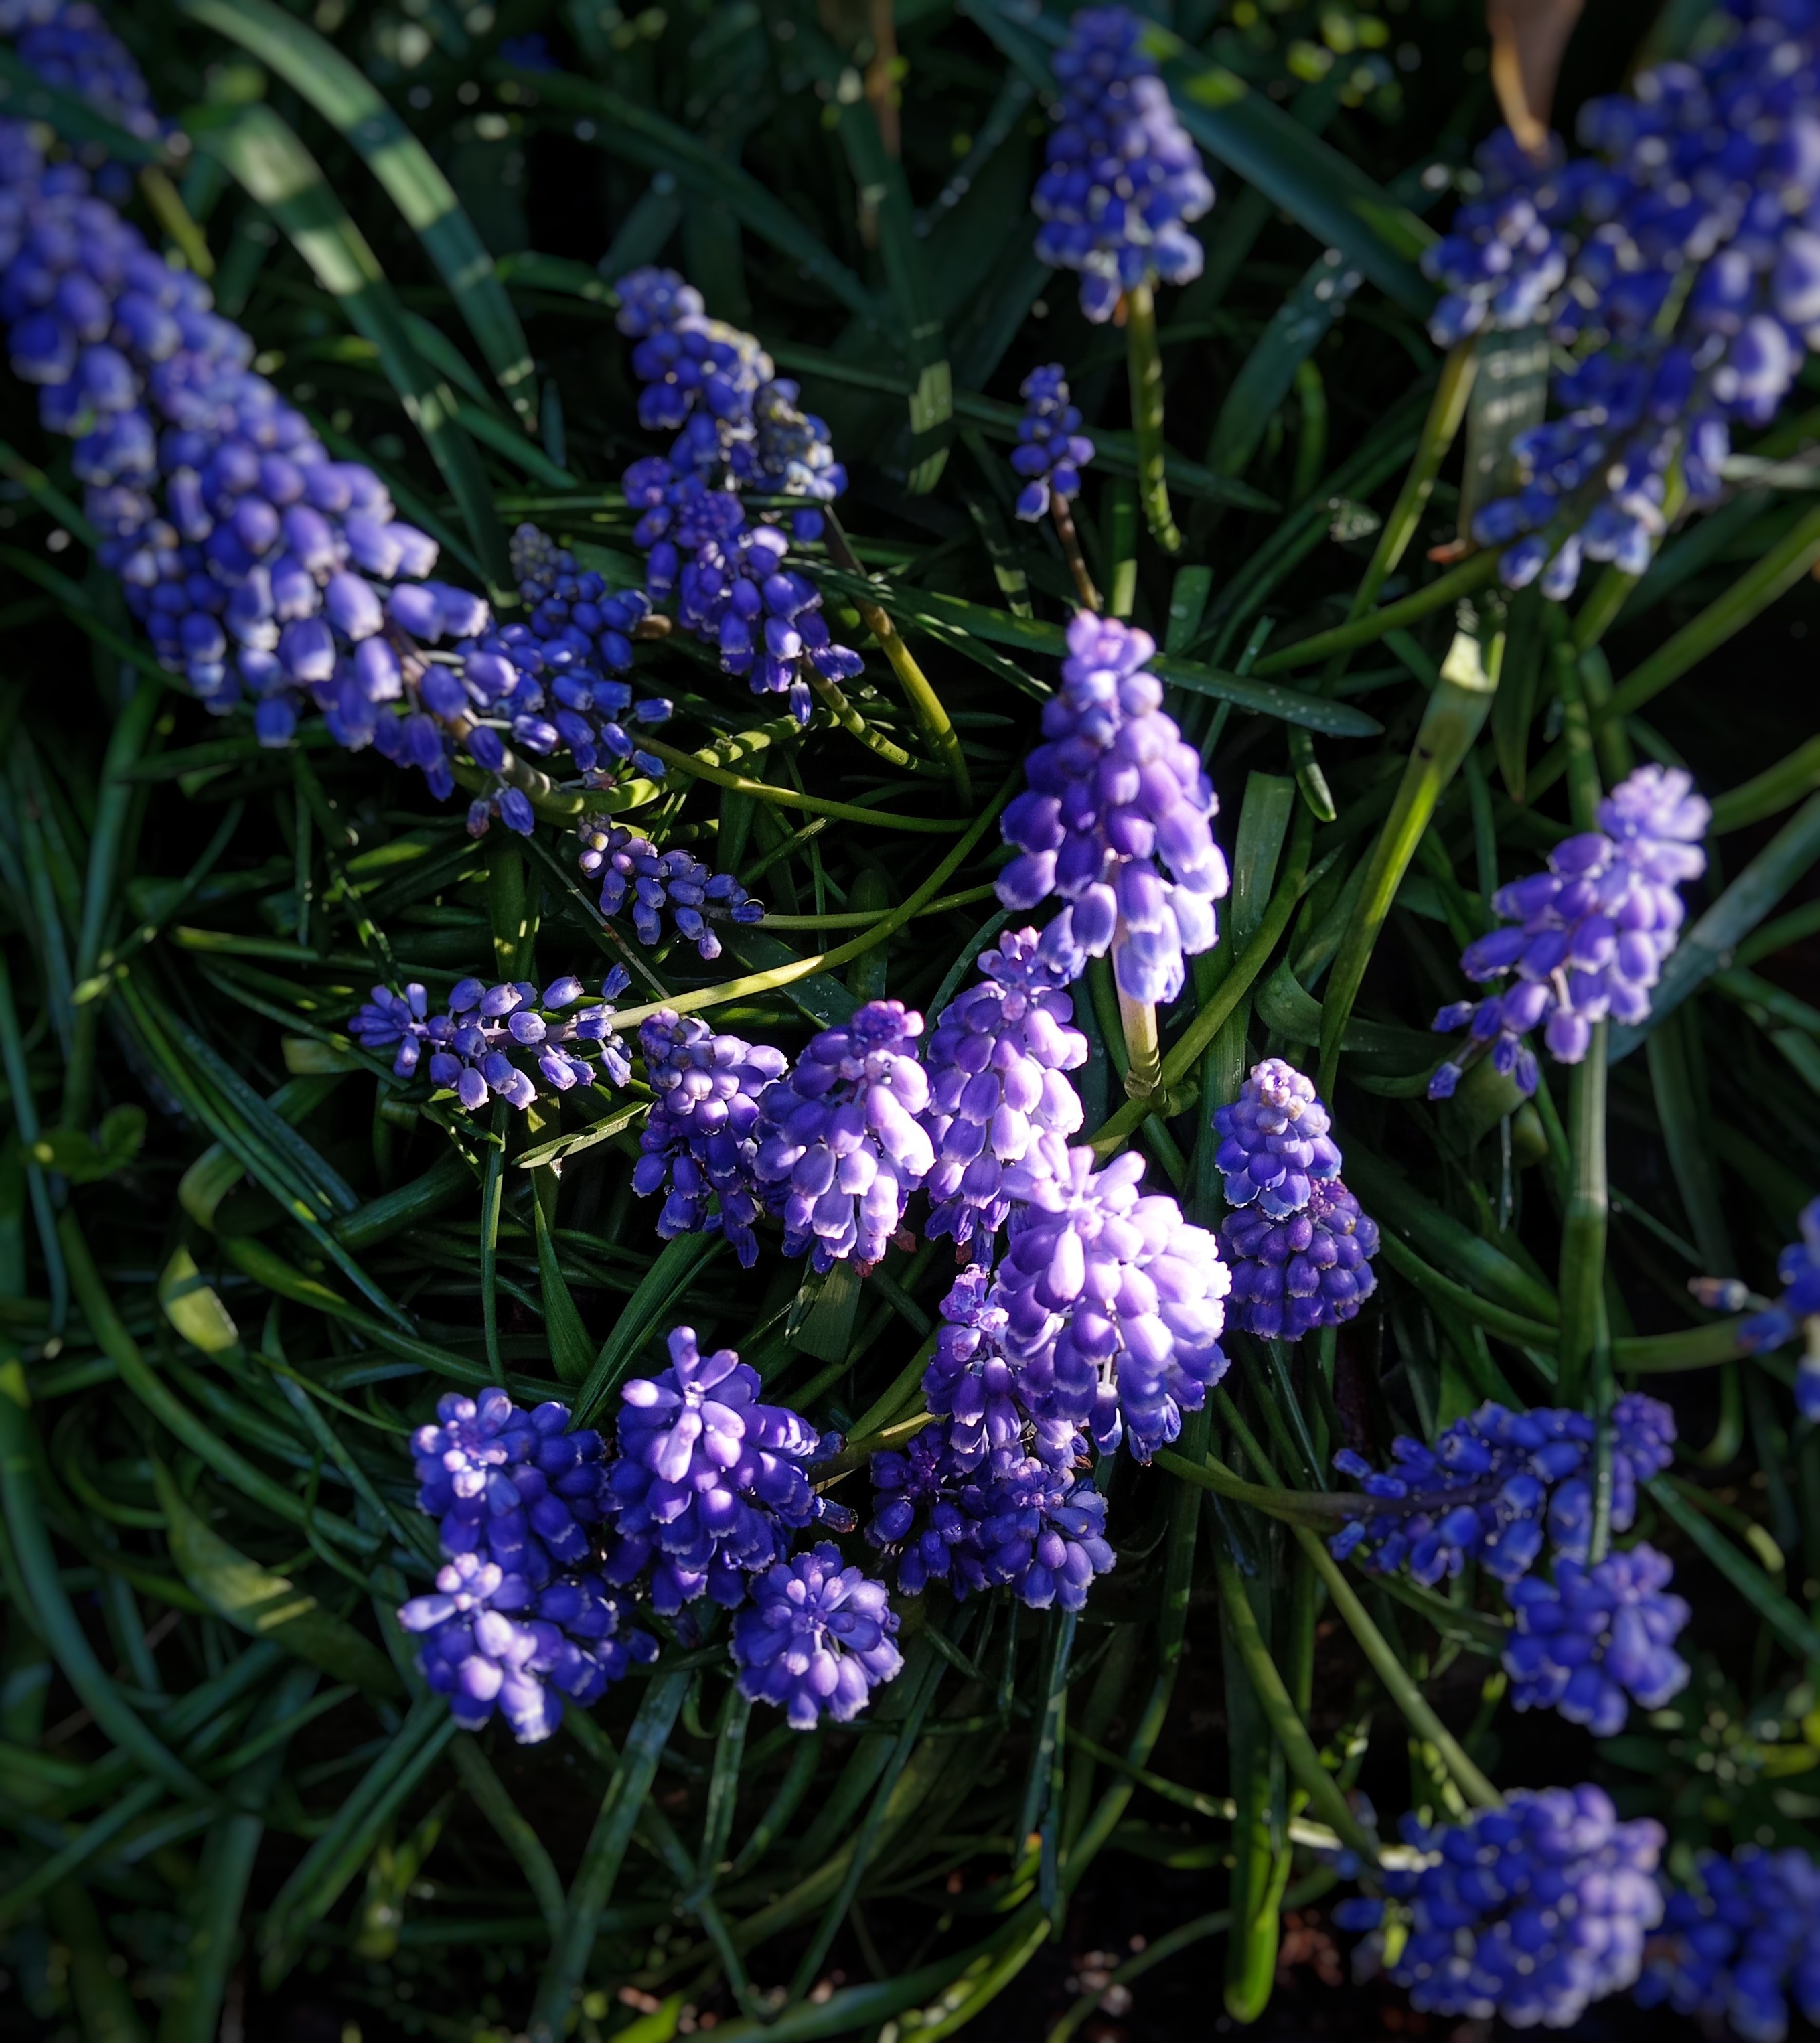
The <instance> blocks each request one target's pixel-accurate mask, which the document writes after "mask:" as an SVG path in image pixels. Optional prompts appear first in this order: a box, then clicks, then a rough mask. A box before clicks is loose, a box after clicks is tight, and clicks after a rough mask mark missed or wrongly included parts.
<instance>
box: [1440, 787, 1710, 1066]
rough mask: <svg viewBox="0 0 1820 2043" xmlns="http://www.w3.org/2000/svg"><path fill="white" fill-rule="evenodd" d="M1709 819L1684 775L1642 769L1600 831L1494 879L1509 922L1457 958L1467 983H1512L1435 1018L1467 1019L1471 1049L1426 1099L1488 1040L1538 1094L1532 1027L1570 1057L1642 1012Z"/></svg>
mask: <svg viewBox="0 0 1820 2043" xmlns="http://www.w3.org/2000/svg"><path fill="white" fill-rule="evenodd" d="M1711 820H1712V811H1711V808H1710V807H1708V805H1707V803H1706V802H1705V800H1704V799H1703V798H1702V797H1701V796H1699V795H1696V794H1695V792H1693V780H1692V776H1691V775H1690V774H1688V773H1685V772H1682V771H1681V770H1680V769H1679V768H1665V767H1661V766H1639V767H1638V769H1637V770H1636V771H1635V772H1634V773H1631V774H1630V775H1629V776H1627V778H1626V779H1625V780H1622V781H1621V782H1619V784H1618V786H1617V787H1615V788H1613V789H1612V791H1611V793H1610V794H1609V795H1607V796H1606V798H1605V799H1604V801H1603V802H1601V803H1600V806H1599V822H1600V828H1599V829H1598V830H1586V831H1583V832H1582V833H1581V834H1580V835H1578V836H1577V837H1570V838H1565V840H1563V841H1562V842H1561V843H1560V844H1558V845H1556V846H1555V848H1554V851H1553V852H1552V853H1550V856H1549V861H1548V869H1547V871H1546V872H1535V873H1531V875H1530V876H1528V877H1527V879H1523V880H1513V881H1512V883H1511V884H1509V885H1508V886H1506V887H1500V888H1499V889H1498V891H1497V892H1496V894H1494V895H1492V907H1493V909H1494V910H1496V913H1497V914H1499V916H1500V917H1501V918H1503V920H1504V922H1505V923H1506V924H1507V925H1508V926H1507V927H1505V928H1504V929H1500V930H1493V931H1492V933H1491V934H1490V935H1489V936H1484V937H1480V938H1479V939H1478V940H1477V942H1475V943H1471V944H1469V945H1467V946H1466V950H1465V951H1464V953H1462V956H1461V959H1460V964H1461V968H1462V970H1463V971H1464V972H1465V973H1466V976H1467V978H1469V979H1476V980H1478V981H1480V982H1481V983H1483V982H1485V981H1488V980H1492V979H1504V978H1505V977H1506V976H1511V977H1512V983H1511V984H1510V985H1509V986H1508V987H1507V988H1506V989H1505V990H1504V991H1503V992H1501V993H1496V994H1492V995H1487V996H1486V997H1485V999H1481V1000H1479V1001H1477V1002H1474V1001H1469V1000H1460V1001H1455V1002H1454V1003H1453V1004H1452V1005H1451V1006H1446V1007H1444V1008H1443V1009H1442V1010H1441V1012H1440V1013H1439V1014H1438V1015H1437V1016H1436V1017H1435V1027H1436V1028H1437V1029H1442V1030H1451V1029H1460V1028H1464V1027H1467V1026H1468V1025H1469V1026H1470V1029H1471V1033H1472V1048H1470V1049H1469V1051H1468V1052H1467V1053H1466V1056H1465V1057H1463V1058H1460V1059H1456V1060H1450V1061H1449V1062H1447V1063H1446V1064H1443V1065H1442V1066H1441V1067H1440V1068H1439V1070H1438V1071H1436V1072H1435V1076H1434V1077H1433V1079H1431V1081H1430V1083H1429V1087H1428V1096H1429V1098H1431V1099H1445V1098H1447V1097H1448V1096H1449V1095H1450V1094H1451V1093H1452V1092H1453V1090H1454V1087H1455V1086H1457V1085H1458V1083H1459V1081H1460V1078H1461V1075H1462V1072H1463V1071H1464V1070H1465V1068H1466V1064H1467V1063H1468V1062H1469V1061H1471V1060H1473V1059H1474V1058H1476V1057H1477V1056H1481V1055H1483V1054H1484V1053H1485V1049H1486V1048H1488V1047H1489V1051H1490V1055H1491V1060H1492V1065H1493V1067H1494V1068H1495V1069H1496V1070H1498V1071H1504V1072H1508V1074H1509V1075H1511V1076H1512V1078H1514V1079H1515V1081H1516V1084H1517V1087H1518V1088H1519V1090H1521V1091H1523V1092H1524V1093H1533V1092H1534V1091H1535V1088H1536V1085H1537V1083H1538V1079H1539V1076H1540V1074H1539V1072H1538V1069H1537V1066H1536V1061H1535V1052H1534V1051H1533V1050H1532V1049H1531V1048H1530V1047H1529V1044H1528V1043H1527V1041H1525V1040H1524V1039H1525V1037H1527V1035H1528V1034H1529V1033H1531V1031H1532V1030H1534V1029H1541V1030H1542V1032H1543V1041H1545V1042H1546V1044H1547V1045H1548V1050H1549V1054H1550V1056H1552V1057H1553V1058H1554V1060H1555V1061H1556V1063H1558V1064H1578V1063H1579V1062H1580V1061H1581V1059H1582V1058H1583V1057H1584V1056H1585V1055H1586V1051H1587V1046H1588V1044H1589V1043H1590V1042H1591V1041H1592V1029H1593V1025H1594V1024H1595V1023H1596V1022H1603V1021H1604V1020H1606V1019H1607V1018H1611V1019H1612V1020H1614V1021H1617V1022H1630V1023H1635V1022H1642V1021H1644V1020H1646V1018H1647V1017H1648V1015H1649V994H1650V990H1651V988H1652V987H1654V986H1655V984H1656V983H1657V980H1658V979H1660V978H1661V972H1662V967H1663V965H1664V964H1665V963H1666V962H1667V960H1668V958H1669V953H1671V952H1672V950H1673V949H1674V948H1675V945H1676V942H1677V941H1678V940H1679V938H1680V931H1681V925H1682V923H1683V922H1684V920H1685V919H1686V916H1687V909H1686V907H1685V906H1684V903H1683V902H1682V900H1681V897H1680V893H1679V892H1678V891H1677V889H1678V888H1679V887H1680V886H1682V885H1683V884H1684V883H1685V882H1687V881H1688V880H1694V879H1697V878H1698V877H1699V875H1700V874H1701V873H1703V872H1705V870H1706V863H1707V861H1706V853H1705V852H1704V850H1703V849H1702V848H1701V845H1700V840H1701V839H1702V838H1703V837H1704V836H1705V835H1706V833H1707V827H1708V826H1709V824H1710V823H1711Z"/></svg>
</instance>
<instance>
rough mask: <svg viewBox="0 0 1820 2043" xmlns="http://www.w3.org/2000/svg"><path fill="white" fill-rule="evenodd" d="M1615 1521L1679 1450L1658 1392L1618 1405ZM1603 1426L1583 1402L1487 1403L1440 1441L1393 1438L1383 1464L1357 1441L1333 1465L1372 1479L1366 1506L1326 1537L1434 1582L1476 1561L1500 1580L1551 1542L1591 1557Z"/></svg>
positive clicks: (1529, 1563) (1359, 1555)
mask: <svg viewBox="0 0 1820 2043" xmlns="http://www.w3.org/2000/svg"><path fill="white" fill-rule="evenodd" d="M1611 1430H1612V1454H1611V1527H1612V1529H1613V1531H1618V1532H1623V1531H1628V1530H1629V1529H1630V1526H1631V1525H1632V1524H1634V1522H1635V1519H1636V1512H1637V1486H1638V1484H1639V1483H1642V1482H1646V1481H1649V1478H1651V1477H1653V1476H1656V1475H1659V1474H1661V1471H1662V1470H1664V1469H1665V1468H1666V1467H1667V1466H1668V1465H1669V1461H1670V1460H1671V1459H1672V1456H1673V1451H1674V1449H1673V1442H1674V1438H1675V1421H1674V1415H1673V1413H1672V1412H1670V1411H1669V1408H1668V1407H1667V1406H1666V1405H1663V1404H1661V1403H1660V1402H1659V1401H1657V1400H1656V1399H1655V1398H1653V1397H1643V1396H1642V1395H1641V1394H1640V1393H1636V1392H1630V1393H1627V1394H1626V1395H1625V1396H1624V1397H1621V1398H1619V1401H1618V1402H1617V1404H1616V1405H1615V1406H1614V1407H1613V1408H1612V1414H1611ZM1595 1443H1596V1432H1595V1428H1594V1425H1593V1422H1592V1420H1591V1419H1589V1418H1588V1416H1586V1414H1585V1413H1584V1412H1569V1411H1563V1410H1559V1409H1554V1408H1545V1409H1542V1410H1539V1411H1534V1412H1509V1411H1507V1410H1506V1409H1504V1406H1503V1405H1490V1404H1487V1405H1481V1406H1480V1408H1479V1409H1478V1410H1477V1412H1474V1413H1473V1415H1472V1416H1470V1417H1469V1418H1466V1419H1458V1420H1455V1421H1454V1424H1452V1425H1450V1426H1449V1427H1448V1428H1446V1430H1445V1431H1444V1432H1443V1433H1442V1434H1441V1435H1439V1438H1438V1439H1436V1440H1435V1444H1434V1445H1433V1446H1432V1447H1428V1446H1426V1445H1425V1444H1424V1443H1423V1442H1421V1441H1420V1440H1414V1439H1409V1438H1408V1436H1407V1435H1405V1436H1403V1437H1400V1438H1399V1439H1397V1440H1395V1441H1393V1443H1392V1446H1391V1457H1392V1466H1391V1467H1390V1468H1389V1470H1386V1471H1385V1472H1384V1473H1382V1474H1380V1473H1379V1472H1378V1471H1377V1470H1374V1468H1373V1467H1372V1466H1371V1465H1370V1462H1367V1461H1366V1460H1365V1459H1364V1458H1362V1456H1360V1455H1355V1454H1354V1453H1352V1452H1351V1451H1350V1450H1349V1451H1347V1452H1344V1453H1342V1454H1339V1455H1335V1457H1334V1466H1335V1468H1337V1469H1338V1470H1340V1472H1341V1473H1342V1474H1345V1475H1349V1476H1351V1478H1353V1479H1354V1481H1356V1482H1358V1484H1359V1485H1360V1486H1361V1488H1362V1489H1363V1491H1364V1493H1365V1495H1364V1497H1362V1498H1361V1500H1360V1503H1361V1507H1362V1508H1361V1510H1360V1513H1359V1516H1358V1517H1357V1518H1354V1519H1353V1520H1350V1521H1349V1522H1348V1524H1346V1525H1345V1526H1344V1527H1342V1529H1341V1530H1340V1531H1339V1532H1338V1533H1336V1534H1335V1535H1334V1537H1333V1539H1331V1541H1330V1542H1329V1544H1330V1546H1331V1548H1332V1550H1333V1552H1334V1554H1335V1557H1336V1558H1339V1559H1342V1560H1343V1559H1344V1558H1346V1557H1347V1555H1348V1554H1351V1556H1352V1557H1353V1558H1354V1559H1355V1560H1356V1561H1357V1562H1358V1565H1359V1566H1361V1567H1362V1569H1363V1570H1365V1571H1366V1573H1367V1574H1389V1573H1393V1572H1394V1571H1395V1570H1397V1569H1399V1568H1406V1569H1407V1570H1408V1573H1409V1575H1410V1577H1411V1578H1412V1580H1413V1581H1418V1582H1420V1583H1422V1584H1423V1585H1425V1586H1432V1585H1434V1584H1435V1583H1436V1582H1438V1581H1441V1580H1442V1579H1443V1577H1445V1576H1449V1575H1457V1574H1458V1573H1459V1572H1460V1570H1461V1569H1462V1567H1463V1566H1465V1565H1466V1562H1467V1560H1468V1559H1472V1560H1475V1561H1477V1562H1478V1564H1479V1565H1480V1566H1481V1567H1482V1568H1484V1569H1485V1572H1486V1573H1488V1574H1489V1575H1491V1576H1492V1577H1493V1578H1494V1579H1495V1580H1496V1581H1501V1582H1514V1581H1517V1580H1518V1579H1519V1577H1522V1576H1523V1575H1526V1574H1527V1573H1529V1571H1530V1570H1531V1568H1532V1567H1533V1566H1535V1563H1536V1562H1537V1561H1538V1559H1539V1558H1541V1556H1542V1550H1543V1547H1544V1546H1545V1545H1546V1543H1548V1542H1549V1541H1550V1540H1552V1541H1553V1543H1554V1547H1555V1550H1556V1551H1557V1553H1558V1554H1565V1555H1566V1556H1567V1557H1568V1558H1569V1559H1570V1560H1575V1561H1584V1559H1585V1558H1586V1551H1587V1540H1588V1535H1589V1533H1590V1531H1591V1529H1592V1485H1591V1483H1590V1481H1588V1476H1589V1474H1590V1473H1591V1471H1592V1462H1593V1455H1594V1449H1595Z"/></svg>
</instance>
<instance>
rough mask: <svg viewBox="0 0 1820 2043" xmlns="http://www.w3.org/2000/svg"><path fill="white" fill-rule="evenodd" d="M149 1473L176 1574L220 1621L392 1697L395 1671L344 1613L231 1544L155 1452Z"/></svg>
mask: <svg viewBox="0 0 1820 2043" xmlns="http://www.w3.org/2000/svg"><path fill="white" fill-rule="evenodd" d="M151 1478H152V1481H153V1483H154V1484H155V1485H156V1488H157V1491H158V1501H159V1508H161V1509H162V1510H163V1513H164V1523H165V1530H166V1536H167V1538H168V1539H169V1540H170V1542H171V1558H172V1560H174V1562H176V1564H177V1568H178V1573H180V1574H181V1575H182V1577H183V1579H184V1580H185V1581H186V1582H187V1583H188V1584H189V1585H190V1587H191V1588H192V1589H193V1590H194V1591H195V1592H196V1593H197V1595H198V1596H200V1597H201V1599H202V1600H203V1601H204V1602H205V1604H208V1606H209V1608H210V1609H211V1610H212V1611H213V1612H215V1614H216V1616H218V1617H220V1618H223V1619H225V1620H226V1621H227V1622H228V1623H229V1624H231V1625H232V1626H234V1627H235V1628H236V1630H238V1631H244V1632H246V1633H247V1635H249V1636H250V1637H251V1638H254V1639H270V1640H271V1641H272V1642H273V1643H274V1645H278V1646H283V1647H284V1649H285V1651H286V1652H287V1653H294V1654H296V1655H297V1658H298V1659H300V1660H307V1661H308V1662H309V1664H310V1665H312V1667H320V1669H322V1670H323V1672H324V1673H325V1674H328V1675H331V1676H332V1677H334V1678H335V1680H336V1681H346V1682H347V1683H349V1684H350V1685H351V1686H353V1687H354V1688H360V1689H362V1690H364V1691H365V1692H366V1693H367V1694H369V1695H375V1696H398V1695H402V1694H403V1693H404V1684H403V1683H402V1682H401V1681H400V1680H399V1678H398V1673H397V1669H395V1668H394V1667H393V1665H392V1662H390V1661H389V1659H388V1658H386V1657H385V1654H383V1653H382V1652H381V1651H380V1650H379V1648H378V1647H377V1646H375V1645H374V1643H373V1642H372V1641H371V1640H370V1639H365V1638H362V1635H360V1633H358V1631H355V1630H354V1627H353V1626H352V1625H351V1624H350V1623H348V1622H347V1619H345V1618H340V1617H337V1616H335V1613H334V1612H333V1611H331V1610H325V1609H324V1608H323V1606H322V1605H321V1604H320V1603H318V1602H317V1601H316V1598H315V1597H314V1596H312V1595H311V1594H310V1593H308V1590H307V1589H299V1588H298V1587H297V1585H296V1584H295V1583H293V1582H292V1581H289V1579H288V1577H285V1576H283V1575H278V1574H274V1573H272V1572H271V1571H270V1570H269V1569H266V1568H263V1567H262V1566H260V1565H259V1562H257V1561H255V1560H251V1559H250V1558H248V1557H247V1555H246V1554H243V1553H242V1552H241V1551H240V1550H239V1548H238V1547H232V1546H230V1545H229V1544H228V1542H227V1541H226V1540H225V1539H223V1538H222V1537H221V1536H220V1534H219V1533H218V1532H216V1531H214V1530H213V1527H210V1526H209V1525H207V1524H205V1523H204V1521H203V1520H202V1519H201V1517H200V1516H198V1515H197V1513H196V1512H193V1510H191V1509H190V1505H189V1504H188V1503H187V1502H186V1501H185V1498H184V1496H183V1493H182V1491H181V1490H180V1489H178V1486H177V1484H176V1482H175V1481H174V1479H173V1478H172V1477H171V1474H170V1472H169V1470H167V1469H166V1467H165V1466H164V1465H163V1462H160V1461H159V1460H158V1459H156V1458H153V1461H152V1463H151Z"/></svg>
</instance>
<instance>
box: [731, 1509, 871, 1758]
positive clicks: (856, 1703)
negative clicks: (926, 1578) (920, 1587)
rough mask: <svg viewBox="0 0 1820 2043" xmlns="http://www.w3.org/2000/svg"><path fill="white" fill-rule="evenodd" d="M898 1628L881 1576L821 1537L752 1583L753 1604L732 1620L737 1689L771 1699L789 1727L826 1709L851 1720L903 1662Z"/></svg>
mask: <svg viewBox="0 0 1820 2043" xmlns="http://www.w3.org/2000/svg"><path fill="white" fill-rule="evenodd" d="M897 1628H898V1616H897V1612H895V1611H894V1610H893V1609H892V1608H891V1603H890V1600H889V1599H888V1598H887V1596H886V1593H885V1586H884V1584H883V1582H875V1581H868V1580H867V1579H866V1577H864V1575H863V1574H861V1573H860V1570H858V1569H857V1568H845V1567H843V1566H841V1556H840V1554H839V1552H838V1550H837V1549H836V1548H835V1547H831V1546H830V1545H829V1544H827V1543H826V1541H824V1542H823V1543H822V1545H820V1546H818V1547H812V1548H811V1549H810V1551H809V1552H807V1554H797V1555H796V1557H795V1559H793V1560H790V1561H780V1562H778V1563H777V1564H776V1566H774V1567H772V1568H770V1569H768V1570H766V1572H765V1573H764V1574H762V1575H761V1576H760V1577H758V1579H757V1581H755V1582H754V1583H753V1586H752V1605H751V1608H749V1609H747V1610H743V1611H741V1612H740V1614H739V1616H738V1617H737V1618H736V1619H734V1627H733V1657H734V1664H735V1665H737V1666H738V1669H739V1670H740V1673H739V1687H740V1692H741V1694H742V1695H744V1696H749V1697H750V1698H751V1700H753V1702H755V1703H759V1702H763V1703H773V1704H776V1706H777V1707H778V1708H780V1709H781V1710H783V1711H784V1712H785V1715H786V1717H787V1721H788V1723H789V1724H790V1727H791V1730H793V1731H813V1730H814V1728H815V1727H816V1725H817V1724H818V1723H820V1722H821V1721H822V1719H823V1718H824V1717H828V1718H831V1719H833V1722H834V1723H851V1722H852V1721H853V1719H854V1718H855V1717H856V1716H857V1715H859V1713H860V1711H861V1710H863V1709H864V1708H865V1707H866V1705H867V1704H868V1702H870V1701H871V1700H872V1690H873V1689H874V1688H877V1687H879V1685H882V1684H883V1683H884V1682H886V1681H895V1680H896V1679H897V1677H898V1674H899V1671H900V1670H901V1669H902V1666H903V1664H904V1661H903V1655H902V1654H901V1653H900V1652H899V1650H898V1648H897V1645H896V1642H895V1635H896V1632H897Z"/></svg>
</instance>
